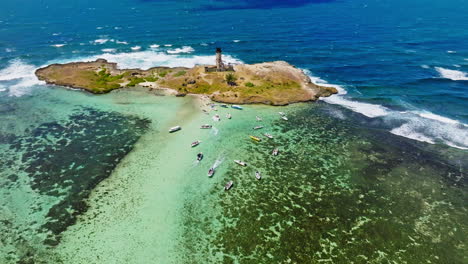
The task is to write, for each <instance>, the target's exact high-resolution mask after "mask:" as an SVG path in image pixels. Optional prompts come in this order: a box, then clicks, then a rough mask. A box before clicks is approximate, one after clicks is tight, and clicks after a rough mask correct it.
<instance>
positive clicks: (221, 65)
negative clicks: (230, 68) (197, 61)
mask: <svg viewBox="0 0 468 264" xmlns="http://www.w3.org/2000/svg"><path fill="white" fill-rule="evenodd" d="M221 53H222V51H221V48H216V70H217V71H223V70H224V63H223V58H222V55H221Z"/></svg>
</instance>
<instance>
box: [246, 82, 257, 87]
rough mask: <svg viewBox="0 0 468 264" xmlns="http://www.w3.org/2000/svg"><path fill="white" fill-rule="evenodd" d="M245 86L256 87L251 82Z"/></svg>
mask: <svg viewBox="0 0 468 264" xmlns="http://www.w3.org/2000/svg"><path fill="white" fill-rule="evenodd" d="M245 86H247V87H254V86H255V84H253V83H251V82H247V83H245Z"/></svg>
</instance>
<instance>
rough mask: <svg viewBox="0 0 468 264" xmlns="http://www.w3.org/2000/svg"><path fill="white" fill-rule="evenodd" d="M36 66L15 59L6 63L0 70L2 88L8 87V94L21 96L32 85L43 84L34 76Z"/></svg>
mask: <svg viewBox="0 0 468 264" xmlns="http://www.w3.org/2000/svg"><path fill="white" fill-rule="evenodd" d="M35 71H36V67H35V66H34V65H30V64H27V63H24V62H23V61H22V60H19V59H15V60H11V61H10V62H9V63H8V66H7V67H6V68H4V69H2V70H0V82H6V83H7V84H3V85H2V87H4V88H3V89H8V95H10V96H22V95H24V94H27V93H28V92H29V91H30V90H31V89H32V87H33V86H34V85H39V84H44V82H42V81H39V80H38V79H37V78H36V75H35V74H34V72H35Z"/></svg>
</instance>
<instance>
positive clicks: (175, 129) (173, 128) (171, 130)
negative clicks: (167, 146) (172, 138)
mask: <svg viewBox="0 0 468 264" xmlns="http://www.w3.org/2000/svg"><path fill="white" fill-rule="evenodd" d="M181 129H182V128H181V127H180V126H175V127H171V128H170V129H169V133H174V132H176V131H179V130H181Z"/></svg>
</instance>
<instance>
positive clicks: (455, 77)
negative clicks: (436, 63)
mask: <svg viewBox="0 0 468 264" xmlns="http://www.w3.org/2000/svg"><path fill="white" fill-rule="evenodd" d="M435 69H436V71H437V72H439V74H440V77H442V78H445V79H450V80H452V81H468V76H467V73H466V72H462V71H457V70H450V69H445V68H442V67H435Z"/></svg>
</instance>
